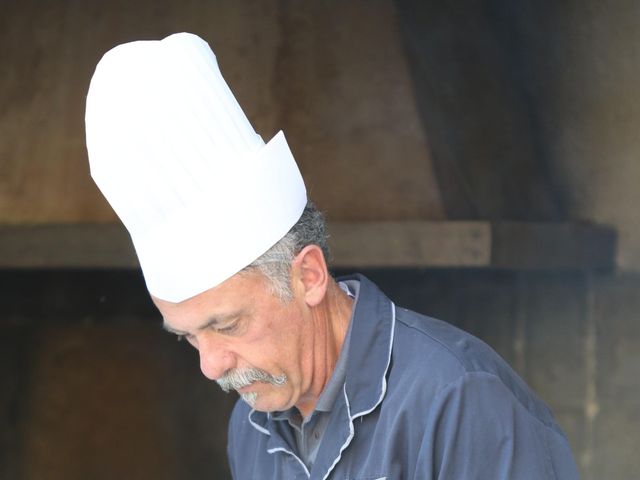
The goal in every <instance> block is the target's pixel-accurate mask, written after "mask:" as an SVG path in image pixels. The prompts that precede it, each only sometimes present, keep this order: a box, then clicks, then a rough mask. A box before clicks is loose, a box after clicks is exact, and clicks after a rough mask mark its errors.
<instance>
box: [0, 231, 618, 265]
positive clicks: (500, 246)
mask: <svg viewBox="0 0 640 480" xmlns="http://www.w3.org/2000/svg"><path fill="white" fill-rule="evenodd" d="M329 232H330V239H329V243H330V247H331V250H332V261H331V264H332V265H333V266H334V267H337V268H349V267H353V268H359V267H360V268H364V267H382V268H387V267H388V268H395V267H425V268H497V269H515V270H544V269H592V268H613V266H614V258H615V242H616V239H615V233H614V232H613V231H612V230H611V229H609V228H606V227H601V226H595V225H590V224H579V223H529V222H498V223H491V222H482V221H450V222H428V221H412V222H398V221H393V222H334V223H330V224H329ZM137 267H138V262H137V259H136V256H135V252H134V250H133V246H132V244H131V240H130V238H129V235H128V233H127V232H126V230H125V229H124V228H123V227H122V226H121V225H119V224H85V225H36V226H2V227H0V268H137Z"/></svg>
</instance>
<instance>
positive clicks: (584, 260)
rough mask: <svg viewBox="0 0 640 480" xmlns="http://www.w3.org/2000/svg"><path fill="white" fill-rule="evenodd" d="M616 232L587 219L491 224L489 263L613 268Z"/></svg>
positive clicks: (512, 266) (529, 267) (517, 267)
mask: <svg viewBox="0 0 640 480" xmlns="http://www.w3.org/2000/svg"><path fill="white" fill-rule="evenodd" d="M615 249H616V234H615V231H614V230H612V229H611V228H608V227H603V226H598V225H593V224H587V223H533V222H499V223H494V224H493V225H492V242H491V265H492V266H493V267H495V268H508V269H515V270H538V269H544V268H554V269H559V270H574V269H583V268H584V269H590V268H613V267H614V264H615Z"/></svg>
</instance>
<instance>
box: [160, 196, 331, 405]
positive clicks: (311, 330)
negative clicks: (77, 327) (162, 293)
mask: <svg viewBox="0 0 640 480" xmlns="http://www.w3.org/2000/svg"><path fill="white" fill-rule="evenodd" d="M305 214H306V215H303V218H301V221H300V222H298V223H297V224H296V226H294V228H292V231H291V232H289V234H288V235H289V237H287V236H285V237H284V238H283V240H282V241H281V243H283V244H282V245H278V244H276V246H274V249H275V250H276V251H277V250H280V252H281V253H279V254H278V255H281V257H282V258H280V259H278V258H277V257H276V256H275V255H274V254H273V252H267V253H266V254H265V255H264V258H262V257H261V258H260V259H258V260H259V261H256V262H254V263H255V264H256V266H251V267H248V268H246V269H244V270H243V271H242V272H239V273H238V274H236V275H234V276H233V277H231V278H229V279H228V280H226V281H224V282H222V283H221V284H220V285H217V286H216V287H214V288H211V289H209V290H207V291H205V292H202V293H201V294H199V295H196V296H195V297H192V298H190V299H187V300H185V301H183V302H179V303H172V302H167V301H163V300H161V299H158V298H154V302H155V304H156V306H157V307H158V309H159V310H160V312H161V313H162V316H163V318H164V327H165V329H167V330H169V331H170V332H173V333H175V334H176V335H179V336H180V337H183V338H185V339H186V340H187V341H188V342H189V343H190V344H191V345H193V346H194V347H195V348H196V349H197V350H198V353H199V356H200V368H201V370H202V373H203V374H204V375H205V376H206V377H207V378H209V379H211V380H215V381H217V382H218V384H219V385H220V386H221V387H222V388H223V390H225V391H229V390H237V391H238V393H239V394H240V395H241V396H242V398H243V399H244V400H245V401H246V402H247V403H249V404H250V405H252V406H253V407H254V408H256V409H258V410H263V411H273V410H284V409H287V408H289V407H291V406H294V405H300V404H304V403H305V402H307V401H311V400H312V399H310V398H307V396H308V395H309V392H310V391H311V390H312V383H313V382H314V380H316V379H314V368H315V367H314V345H315V343H316V342H317V337H318V328H319V327H320V328H324V326H323V325H322V324H321V322H322V321H323V319H324V317H323V310H325V309H326V308H327V303H328V302H327V299H328V297H329V296H330V294H329V293H328V291H329V289H330V288H332V287H335V285H334V284H333V282H332V280H331V278H330V276H329V273H328V270H327V265H326V262H325V254H324V253H323V250H322V248H321V247H320V246H319V245H318V243H323V237H324V233H323V227H322V226H321V225H320V224H321V223H322V219H321V217H320V215H319V214H318V213H317V212H316V211H315V209H314V208H313V207H309V208H307V209H306V210H305ZM309 217H313V218H311V219H310V218H309ZM306 222H311V223H314V224H316V226H315V227H314V231H315V232H316V233H315V234H310V233H309V232H307V236H311V237H313V236H315V237H316V238H317V239H318V241H317V242H316V241H315V240H314V241H311V242H309V241H308V240H307V241H306V242H304V243H307V242H308V243H307V244H306V245H304V246H303V247H302V248H300V249H299V250H298V249H297V248H296V247H294V248H296V249H295V250H291V249H290V248H291V246H292V245H295V244H296V243H300V242H302V240H301V237H300V236H299V235H301V234H300V230H301V229H302V230H304V229H307V228H308V227H305V226H303V225H302V224H304V223H306ZM291 237H297V238H293V239H292V238H291ZM284 250H288V252H287V253H282V252H283V251H284ZM290 255H293V256H292V258H291V260H290V261H289V256H290ZM265 266H266V267H265ZM274 267H275V268H274Z"/></svg>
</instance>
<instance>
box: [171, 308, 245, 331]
mask: <svg viewBox="0 0 640 480" xmlns="http://www.w3.org/2000/svg"><path fill="white" fill-rule="evenodd" d="M241 315H242V312H233V313H226V314H222V315H214V316H211V317H209V319H208V320H207V321H206V322H205V323H203V324H202V325H200V326H199V327H196V331H198V332H201V331H202V330H206V329H207V328H209V327H214V326H216V325H217V324H219V323H224V322H226V321H228V320H230V319H232V318H235V317H239V316H241ZM162 328H163V329H164V330H166V331H167V332H170V333H174V334H176V335H187V334H188V332H183V331H182V330H176V329H175V328H173V327H171V326H170V325H169V324H168V323H167V322H166V320H164V319H163V320H162Z"/></svg>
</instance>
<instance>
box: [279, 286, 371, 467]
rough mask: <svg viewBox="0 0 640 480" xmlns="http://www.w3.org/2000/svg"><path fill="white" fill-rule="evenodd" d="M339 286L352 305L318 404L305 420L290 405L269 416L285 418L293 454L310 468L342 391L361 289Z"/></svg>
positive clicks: (280, 419) (358, 287)
mask: <svg viewBox="0 0 640 480" xmlns="http://www.w3.org/2000/svg"><path fill="white" fill-rule="evenodd" d="M338 285H339V286H340V288H342V289H343V290H344V291H345V292H346V293H347V294H348V295H349V296H350V297H351V298H353V299H354V300H355V301H354V304H353V310H352V314H351V318H350V319H349V327H348V328H347V334H346V335H345V338H344V342H343V344H342V349H341V350H340V356H339V357H338V362H337V363H336V366H335V368H334V370H333V373H332V374H331V378H329V382H328V383H327V385H326V386H325V388H324V390H323V391H322V393H321V394H320V398H319V399H318V403H316V407H315V409H314V410H313V412H311V414H310V415H309V416H308V417H307V418H304V419H303V418H302V415H300V412H299V411H298V409H297V408H296V407H291V408H290V409H288V410H285V411H284V412H273V413H272V414H271V418H273V419H274V420H279V421H285V420H286V421H287V423H288V424H289V426H290V427H291V429H292V430H293V433H294V436H295V439H296V448H297V452H295V453H296V454H297V455H298V457H299V458H300V460H302V461H303V462H304V464H305V465H306V466H307V468H308V469H309V470H311V467H313V463H314V462H315V460H316V456H317V454H318V448H319V447H320V443H321V442H322V437H323V436H324V432H325V430H326V429H327V425H328V423H329V418H330V417H331V409H332V408H333V404H334V403H335V401H336V398H338V395H340V393H341V392H342V389H343V386H344V381H345V377H346V373H347V360H348V358H349V339H350V338H351V324H352V320H353V312H354V311H355V304H356V302H357V299H358V292H359V290H360V282H358V281H357V280H347V281H345V282H340V283H338Z"/></svg>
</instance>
